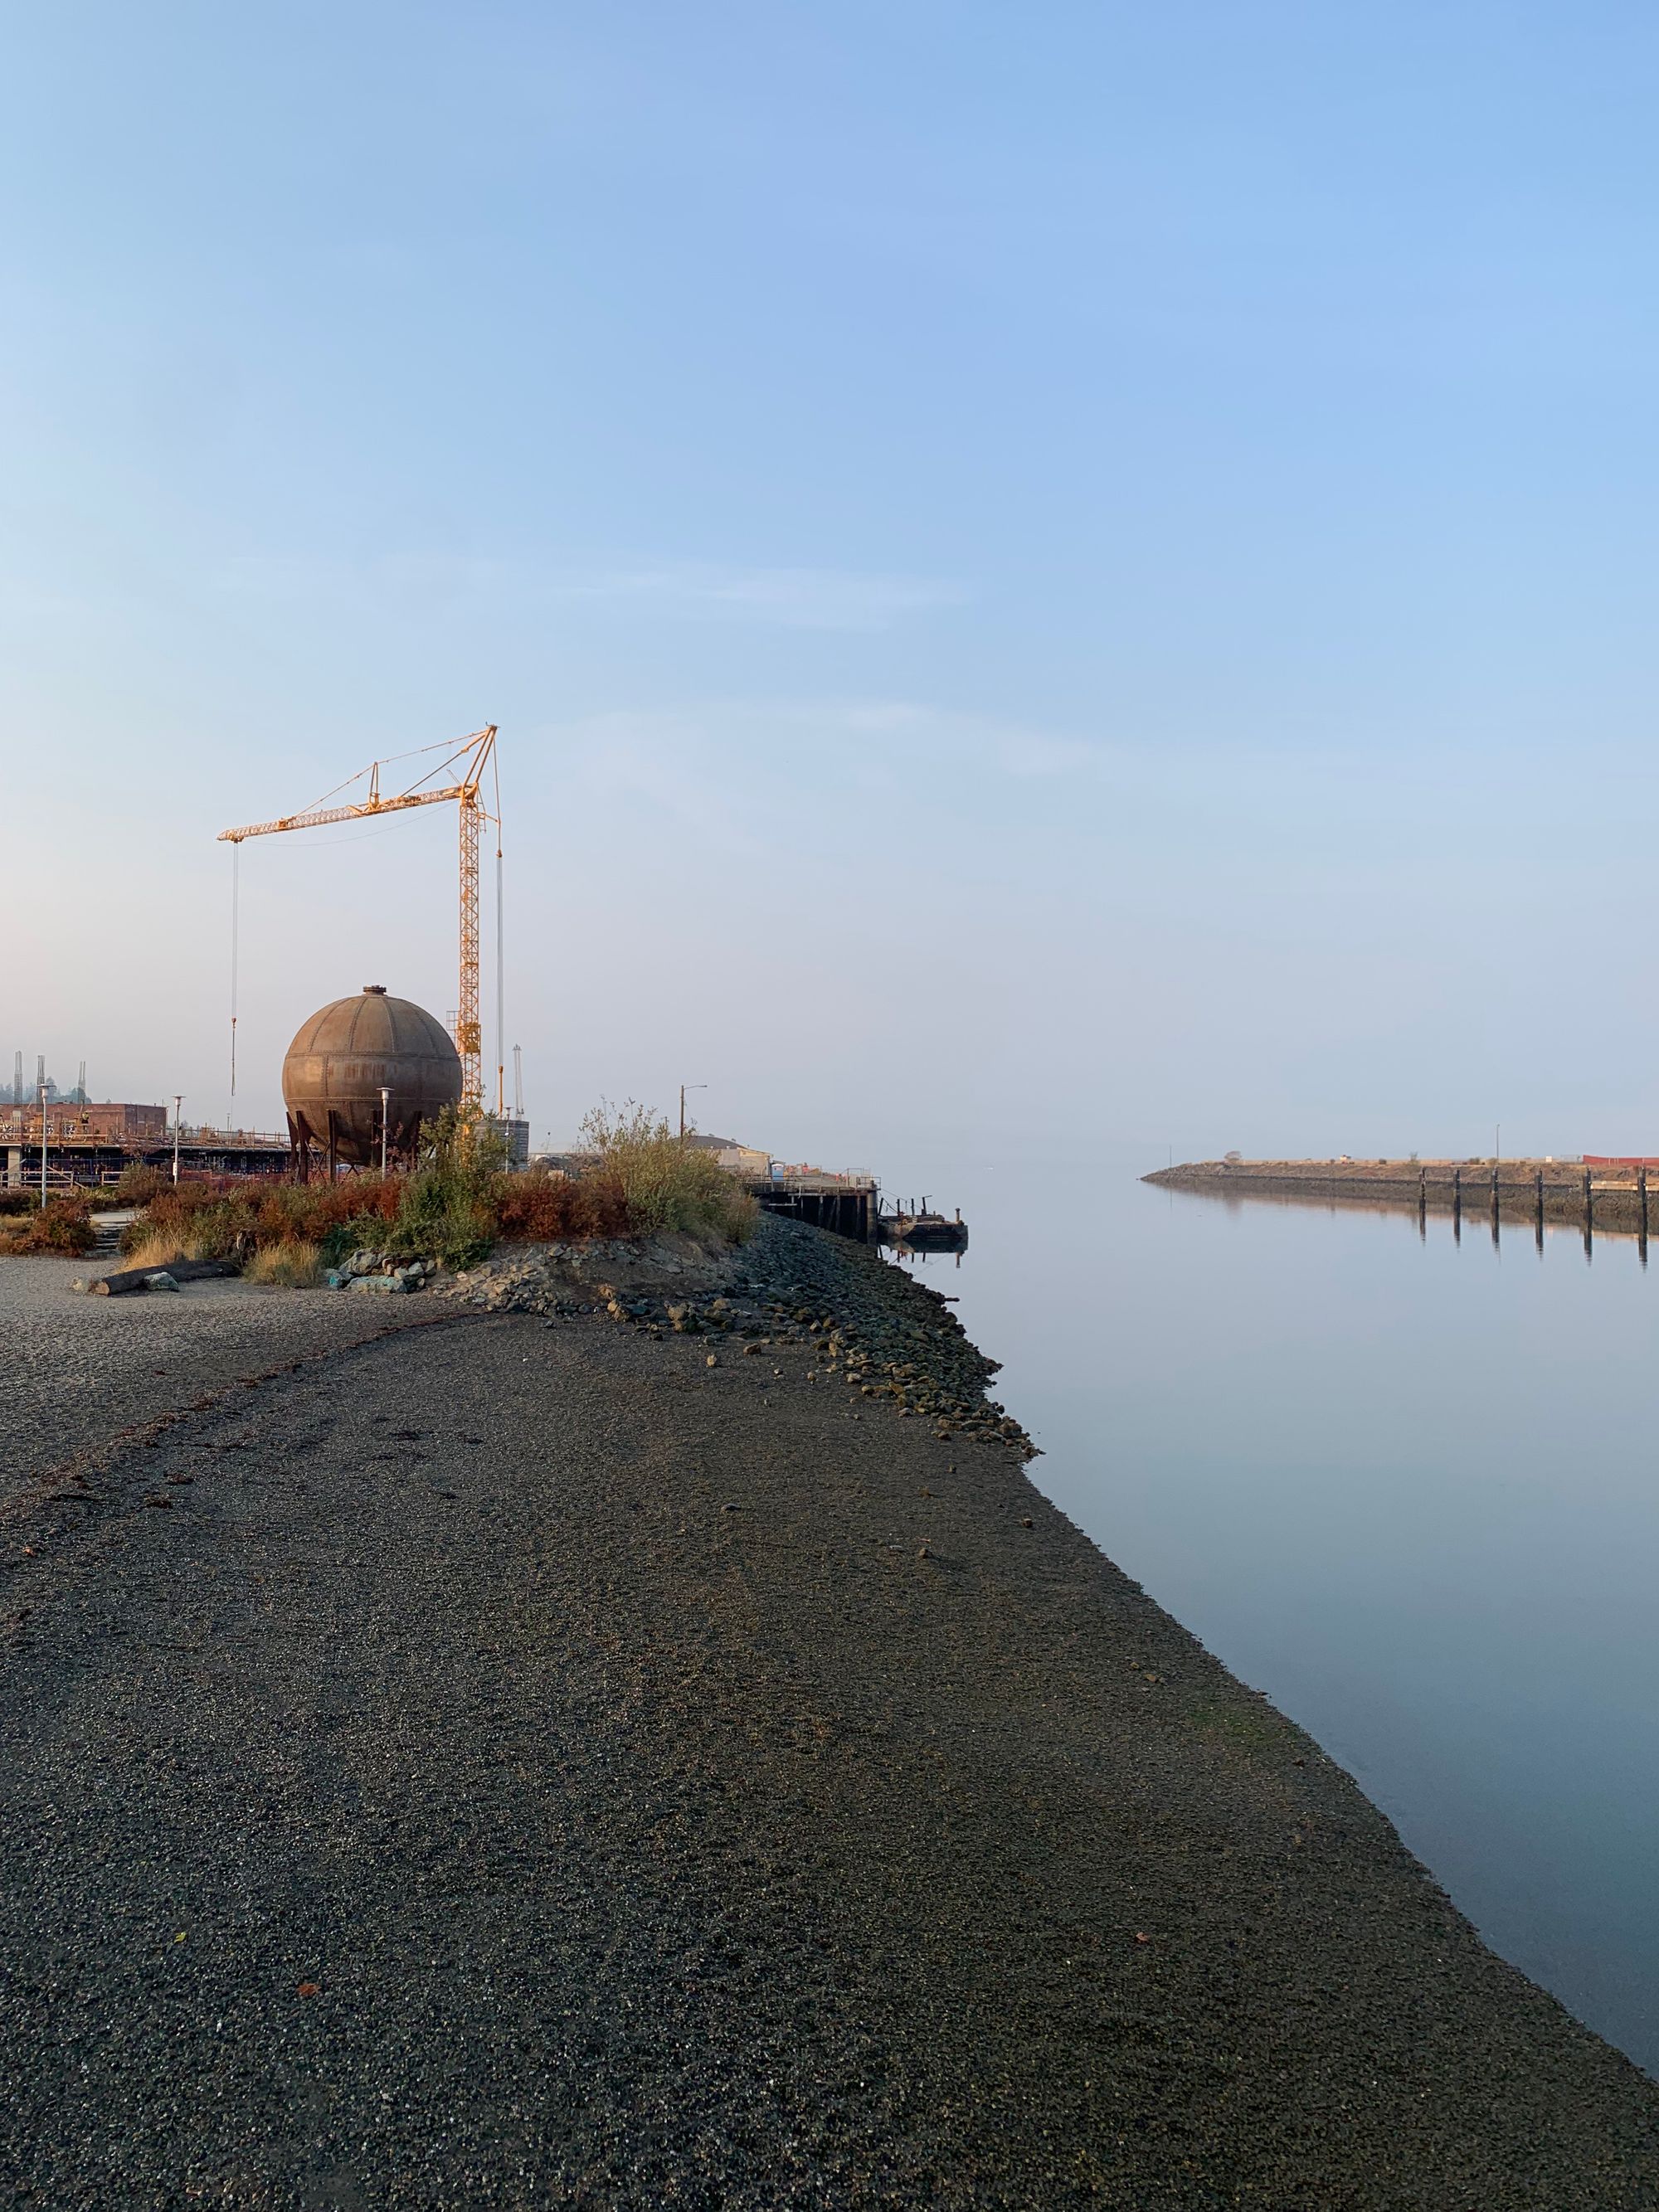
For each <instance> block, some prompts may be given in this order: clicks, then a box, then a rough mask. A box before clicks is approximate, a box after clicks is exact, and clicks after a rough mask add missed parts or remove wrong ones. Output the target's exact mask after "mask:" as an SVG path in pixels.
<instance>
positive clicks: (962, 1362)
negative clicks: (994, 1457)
mask: <svg viewBox="0 0 1659 2212" xmlns="http://www.w3.org/2000/svg"><path fill="white" fill-rule="evenodd" d="M664 1258H665V1255H662V1254H660V1253H659V1252H658V1251H657V1250H656V1249H655V1248H654V1247H652V1246H647V1245H645V1244H641V1243H632V1244H630V1243H606V1244H604V1245H600V1244H589V1245H574V1244H572V1245H562V1244H555V1245H544V1246H538V1247H534V1248H532V1249H530V1250H527V1251H520V1252H519V1253H516V1254H513V1255H511V1256H503V1257H501V1258H499V1259H495V1260H490V1261H486V1262H485V1263H484V1264H483V1266H482V1267H475V1268H471V1269H470V1270H468V1271H467V1272H466V1273H463V1274H459V1275H458V1276H456V1278H455V1279H454V1280H453V1283H448V1284H446V1285H443V1286H442V1287H441V1289H440V1290H439V1291H438V1292H437V1293H436V1295H438V1296H439V1297H454V1298H460V1299H464V1300H465V1302H466V1304H469V1305H474V1306H478V1307H481V1308H483V1310H484V1311H486V1312H489V1313H528V1314H538V1315H540V1316H543V1317H544V1319H545V1320H546V1321H547V1322H549V1324H550V1325H551V1324H552V1323H554V1322H559V1321H569V1320H574V1319H577V1318H578V1317H580V1316H584V1315H586V1316H605V1317H607V1318H608V1319H610V1320H611V1321H613V1322H622V1323H625V1324H627V1325H628V1326H629V1327H631V1328H635V1329H637V1330H639V1331H640V1332H641V1334H644V1335H646V1336H649V1337H653V1338H657V1339H660V1338H661V1337H663V1336H664V1335H665V1334H674V1335H684V1336H707V1337H708V1340H709V1342H710V1344H711V1345H712V1346H714V1347H716V1350H718V1348H719V1347H720V1346H724V1345H726V1344H728V1343H731V1342H732V1341H733V1340H736V1339H741V1340H744V1342H743V1348H744V1352H749V1353H751V1354H753V1355H755V1356H756V1357H759V1356H760V1355H761V1354H762V1353H763V1352H773V1351H783V1350H786V1349H788V1350H795V1351H803V1350H804V1351H805V1352H807V1353H808V1355H809V1357H810V1358H811V1365H810V1366H809V1367H808V1370H807V1374H808V1376H809V1378H810V1379H811V1381H812V1382H814V1383H825V1382H842V1383H844V1384H845V1385H846V1386H847V1387H848V1388H849V1389H854V1390H856V1391H857V1393H858V1395H859V1396H860V1398H869V1399H886V1400H888V1401H890V1402H891V1403H893V1404H894V1405H896V1407H897V1410H898V1413H899V1416H900V1418H901V1419H931V1420H932V1421H933V1425H934V1430H935V1433H936V1434H938V1435H939V1436H942V1437H945V1436H953V1435H957V1434H966V1435H970V1436H976V1437H984V1438H988V1439H993V1440H995V1441H998V1442H1000V1443H1006V1444H1008V1445H1010V1446H1012V1448H1013V1449H1015V1450H1017V1451H1018V1452H1019V1453H1020V1454H1021V1455H1022V1456H1023V1457H1024V1458H1027V1459H1030V1458H1032V1457H1034V1456H1035V1455H1036V1449H1037V1447H1036V1445H1035V1444H1034V1443H1032V1442H1031V1440H1030V1437H1028V1436H1027V1435H1026V1433H1025V1431H1024V1429H1023V1428H1022V1427H1021V1426H1020V1425H1019V1423H1018V1421H1017V1420H1015V1419H1013V1418H1012V1415H1010V1414H1009V1413H1006V1412H1005V1410H1004V1409H1003V1407H1001V1406H1000V1404H999V1403H998V1402H997V1401H996V1400H995V1399H994V1398H987V1395H986V1384H987V1383H988V1382H989V1380H990V1378H991V1376H993V1375H994V1374H995V1373H996V1371H997V1367H998V1364H999V1363H998V1362H997V1361H996V1360H994V1359H987V1358H986V1357H985V1355H984V1354H983V1352H981V1351H980V1350H979V1349H978V1348H977V1346H975V1345H973V1344H971V1343H969V1340H968V1337H967V1335H966V1334H965V1332H964V1331H963V1327H962V1324H961V1322H959V1321H958V1320H957V1317H956V1316H955V1315H954V1314H953V1313H952V1312H951V1310H950V1305H949V1303H948V1302H947V1301H946V1300H945V1299H944V1298H943V1297H940V1296H939V1293H938V1292H937V1291H933V1290H930V1289H929V1288H927V1285H925V1284H922V1283H919V1282H917V1281H915V1279H914V1278H913V1277H912V1276H910V1275H909V1274H908V1273H906V1272H905V1271H904V1270H903V1269H902V1268H901V1267H895V1266H892V1265H891V1264H890V1263H888V1262H887V1261H884V1260H882V1259H881V1257H880V1256H879V1255H878V1254H877V1253H876V1252H874V1251H872V1250H870V1249H866V1247H864V1246H862V1245H857V1244H852V1243H848V1242H847V1241H846V1240H844V1239H843V1238H841V1237H830V1236H828V1235H826V1234H824V1233H823V1231H820V1230H816V1229H808V1228H805V1227H804V1226H803V1225H800V1224H799V1223H797V1222H790V1221H782V1220H779V1219H778V1218H775V1217H769V1218H765V1219H763V1221H762V1222H761V1223H760V1225H758V1227H757V1230H756V1232H755V1235H754V1237H753V1238H752V1239H751V1241H750V1243H748V1244H746V1245H744V1247H742V1248H741V1249H740V1250H738V1251H737V1252H735V1253H728V1254H726V1255H724V1257H723V1258H722V1259H721V1260H720V1261H714V1260H712V1259H710V1258H708V1257H707V1256H706V1255H705V1256H704V1258H703V1259H702V1264H701V1265H700V1266H698V1265H696V1264H694V1263H693V1262H692V1261H687V1260H684V1259H683V1258H682V1259H678V1260H675V1261H673V1262H672V1265H671V1267H665V1266H664V1264H663V1261H664ZM665 1273H668V1274H671V1275H673V1276H675V1277H677V1278H678V1280H677V1281H676V1282H675V1285H674V1287H673V1288H672V1289H669V1288H667V1287H666V1286H665V1283H664V1282H663V1280H662V1278H663V1276H664V1274H665ZM711 1364H712V1363H711Z"/></svg>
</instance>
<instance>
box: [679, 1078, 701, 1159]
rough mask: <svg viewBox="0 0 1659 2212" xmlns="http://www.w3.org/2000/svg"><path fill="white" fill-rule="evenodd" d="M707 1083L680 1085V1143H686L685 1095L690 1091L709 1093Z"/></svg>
mask: <svg viewBox="0 0 1659 2212" xmlns="http://www.w3.org/2000/svg"><path fill="white" fill-rule="evenodd" d="M707 1090H708V1085H707V1084H706V1083H682V1084H681V1085H680V1142H681V1144H684V1142H685V1094H686V1092H687V1091H707Z"/></svg>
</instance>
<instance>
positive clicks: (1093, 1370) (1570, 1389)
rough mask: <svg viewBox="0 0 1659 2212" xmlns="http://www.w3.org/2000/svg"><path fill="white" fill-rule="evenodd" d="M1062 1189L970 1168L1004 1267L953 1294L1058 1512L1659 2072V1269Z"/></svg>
mask: <svg viewBox="0 0 1659 2212" xmlns="http://www.w3.org/2000/svg"><path fill="white" fill-rule="evenodd" d="M1138 1164H1139V1166H1141V1167H1143V1168H1144V1167H1145V1166H1146V1163H1145V1162H1139V1163H1138ZM934 1180H935V1181H936V1182H938V1181H939V1180H941V1178H940V1177H939V1176H938V1174H937V1172H936V1173H935V1177H934ZM1044 1180H1045V1183H1046V1186H1047V1187H1046V1188H1039V1189H1036V1190H1032V1189H1030V1188H1024V1187H1022V1186H1020V1185H1017V1184H1016V1183H1015V1182H1013V1181H1012V1179H1009V1178H1006V1177H1005V1176H1002V1175H999V1174H997V1173H995V1172H994V1171H992V1170H988V1169H977V1170H976V1169H974V1168H972V1167H971V1166H965V1167H964V1168H963V1170H961V1171H960V1172H959V1173H958V1174H957V1175H956V1176H953V1177H951V1188H950V1189H949V1193H948V1198H949V1202H950V1204H951V1205H956V1204H960V1205H961V1207H962V1210H963V1214H964V1215H965V1216H966V1218H968V1220H969V1223H970V1225H971V1228H972V1236H973V1244H972V1249H971V1250H970V1251H969V1254H968V1255H967V1257H966V1258H965V1259H964V1260H963V1262H962V1264H961V1266H960V1267H957V1264H956V1262H955V1261H953V1260H951V1259H934V1260H932V1261H929V1262H927V1263H926V1268H925V1273H926V1279H927V1280H928V1281H929V1282H930V1283H932V1284H933V1285H934V1286H935V1287H937V1288H939V1289H940V1290H944V1291H950V1292H952V1293H956V1294H957V1295H958V1296H959V1297H960V1300H961V1303H960V1304H959V1305H958V1306H957V1312H958V1313H959V1314H960V1315H961V1316H962V1318H963V1323H964V1325H965V1326H966V1328H967V1329H968V1331H969V1334H970V1335H971V1336H973V1338H974V1339H975V1341H976V1342H977V1343H978V1344H979V1345H980V1346H981V1347H982V1348H983V1349H984V1350H985V1351H987V1352H989V1353H990V1354H991V1355H992V1356H993V1357H994V1358H1000V1359H1001V1360H1002V1361H1003V1362H1004V1370H1005V1371H1004V1372H1003V1373H1002V1374H1001V1375H1000V1376H999V1377H998V1378H997V1383H996V1386H995V1388H996V1389H997V1390H998V1393H999V1395H1000V1396H1001V1397H1002V1398H1003V1400H1004V1401H1005V1402H1006V1404H1007V1406H1008V1407H1009V1408H1010V1410H1011V1411H1012V1412H1013V1413H1018V1416H1019V1417H1020V1419H1022V1420H1023V1421H1024V1423H1025V1425H1026V1426H1027V1427H1028V1428H1029V1429H1030V1431H1031V1433H1032V1435H1033V1436H1034V1437H1036V1441H1037V1443H1040V1444H1041V1445H1042V1447H1043V1449H1044V1452H1045V1454H1046V1456H1045V1457H1043V1458H1042V1459H1039V1460H1036V1461H1034V1462H1032V1468H1031V1472H1032V1474H1033V1476H1034V1477H1035V1479H1036V1481H1037V1483H1038V1484H1039V1486H1041V1487H1042V1489H1043V1490H1045V1491H1046V1492H1047V1493H1048V1495H1049V1496H1050V1497H1051V1498H1054V1500H1055V1502H1056V1503H1057V1504H1060V1506H1061V1507H1063V1509H1064V1510H1066V1512H1067V1513H1068V1514H1069V1515H1070V1516H1072V1518H1073V1520H1074V1521H1075V1522H1078V1524H1079V1526H1080V1527H1081V1528H1085V1529H1086V1530H1087V1532H1088V1533H1089V1534H1090V1535H1091V1537H1093V1538H1094V1540H1095V1541H1096V1542H1097V1543H1098V1544H1099V1546H1100V1547H1101V1548H1102V1549H1103V1551H1104V1552H1105V1553H1107V1554H1108V1555H1109V1557H1110V1558H1111V1559H1115V1561H1116V1562H1117V1564H1118V1565H1120V1566H1121V1567H1122V1568H1123V1569H1124V1570H1125V1571H1127V1573H1129V1574H1131V1575H1133V1577H1135V1578H1136V1579H1137V1580H1138V1581H1139V1582H1140V1583H1144V1584H1145V1586H1146V1589H1147V1590H1148V1591H1149V1592H1150V1593H1151V1595H1152V1596H1153V1597H1155V1598H1157V1599H1158V1601H1159V1602H1160V1603H1161V1604H1162V1605H1164V1607H1166V1608H1167V1609H1168V1610H1169V1611H1170V1612H1171V1613H1174V1614H1175V1615H1176V1618H1177V1619H1178V1620H1182V1621H1183V1622H1184V1623H1185V1624H1186V1626H1188V1628H1190V1629H1191V1630H1192V1631H1193V1632H1194V1633H1195V1634H1196V1635H1197V1636H1199V1637H1200V1638H1201V1639H1202V1641H1203V1642H1204V1643H1205V1644H1206V1645H1208V1647H1209V1648H1210V1650H1212V1651H1214V1652H1215V1653H1216V1654H1217V1655H1218V1656H1219V1657H1220V1658H1221V1659H1223V1660H1224V1661H1225V1662H1226V1664H1227V1665H1228V1666H1229V1667H1231V1668H1232V1669H1233V1671H1234V1672H1235V1673H1236V1674H1239V1675H1240V1676H1242V1677H1243V1680H1245V1681H1247V1682H1249V1683H1251V1684H1252V1685H1254V1686H1255V1687H1257V1688H1259V1689H1261V1690H1264V1691H1266V1692H1267V1695H1268V1696H1269V1697H1270V1698H1271V1699H1273V1702H1274V1703H1275V1704H1276V1705H1279V1707H1280V1708H1281V1710H1283V1711H1285V1712H1287V1713H1289V1714H1291V1716H1292V1717H1294V1718H1295V1719H1296V1720H1297V1721H1298V1722H1300V1723H1301V1724H1302V1725H1303V1726H1304V1728H1306V1729H1308V1730H1309V1731H1310V1734H1311V1735H1314V1736H1315V1737H1316V1739H1317V1740H1318V1741H1319V1742H1320V1743H1322V1745H1323V1746H1324V1747H1325V1749H1326V1750H1327V1751H1328V1752H1329V1753H1331V1755H1332V1756H1333V1757H1334V1758H1335V1759H1338V1760H1340V1762H1341V1764H1342V1765H1344V1766H1346V1768H1347V1769H1348V1771H1350V1772H1351V1773H1352V1774H1353V1775H1355V1776H1356V1777H1357V1778H1358V1781H1359V1782H1360V1784H1361V1785H1362V1786H1363V1787H1364V1790H1366V1792H1367V1793H1368V1794H1369V1796H1370V1797H1371V1798H1372V1800H1373V1801H1374V1802H1376V1804H1378V1805H1380V1806H1381V1807H1382V1808H1383V1809H1384V1811H1385V1812H1387V1813H1388V1814H1389V1817H1390V1818H1391V1819H1392V1820H1394V1821H1395V1825H1396V1826H1398V1828H1399V1829H1400V1832H1401V1834H1402V1835H1403V1836H1404V1838H1405V1839H1406V1842H1407V1844H1408V1845H1409V1846H1410V1848H1411V1849H1412V1850H1413V1851H1414V1852H1415V1853H1416V1854H1417V1856H1418V1857H1419V1858H1420V1859H1422V1860H1423V1861H1424V1862H1425V1863H1426V1864H1427V1865H1428V1866H1429V1867H1430V1868H1431V1869H1432V1870H1433V1872H1434V1873H1435V1875H1437V1877H1438V1879H1439V1880H1440V1881H1441V1882H1442V1883H1443V1885H1444V1886H1445V1887H1446V1888H1447V1889H1448V1890H1449V1892H1450V1893H1451V1895H1452V1897H1453V1898H1454V1899H1455V1900H1456V1902H1457V1904H1458V1905H1460V1906H1461V1907H1462V1910H1463V1911H1465V1912H1466V1913H1467V1914H1468V1916H1469V1917H1470V1918H1471V1919H1472V1920H1473V1921H1474V1923H1475V1924H1476V1926H1477V1927H1478V1928H1479V1929H1480V1931H1481V1933H1482V1935H1483V1936H1485V1937H1486V1941H1487V1942H1489V1943H1490V1944H1491V1945H1492V1947H1493V1948H1494V1949H1496V1950H1498V1951H1499V1952H1501V1953H1502V1954H1504V1957H1505V1958H1508V1959H1510V1960H1513V1961H1514V1962H1515V1964H1516V1966H1520V1967H1521V1968H1522V1969H1523V1971H1524V1972H1527V1973H1528V1974H1530V1975H1531V1976H1532V1977H1533V1978H1534V1980H1536V1981H1538V1982H1541V1983H1542V1984H1544V1986H1545V1987H1546V1988H1547V1989H1549V1990H1553V1991H1554V1992H1555V1994H1556V1995H1557V1996H1559V1998H1560V1999H1561V2001H1562V2002H1563V2003H1564V2004H1565V2005H1566V2006H1567V2008H1569V2010H1571V2012H1573V2013H1574V2014H1576V2015H1577V2017H1578V2018H1579V2019H1580V2020H1582V2021H1586V2022H1587V2023H1588V2024H1589V2026H1590V2027H1594V2028H1595V2029H1597V2030H1598V2031H1599V2032H1600V2033H1601V2034H1602V2035H1604V2036H1606V2037H1607V2039H1608V2040H1609V2041H1611V2042H1613V2043H1615V2044H1617V2045H1620V2047H1621V2048H1622V2049H1623V2050H1625V2051H1627V2052H1629V2053H1630V2055H1631V2056H1632V2057H1633V2058H1635V2059H1636V2060H1637V2061H1638V2063H1640V2064H1642V2065H1644V2066H1645V2067H1646V2068H1647V2069H1649V2070H1650V2071H1653V2072H1659V1370H1656V1362H1655V1345H1656V1318H1659V1267H1656V1268H1655V1270H1654V1272H1653V1273H1651V1274H1648V1273H1644V1272H1643V1270H1642V1268H1641V1267H1640V1265H1639V1264H1638V1255H1637V1249H1636V1245H1635V1243H1634V1240H1633V1239H1631V1238H1628V1237H1601V1236H1599V1235H1598V1236H1597V1237H1596V1239H1595V1250H1594V1256H1593V1260H1592V1261H1591V1262H1590V1264H1588V1265H1587V1264H1586V1260H1585V1255H1584V1250H1583V1240H1582V1237H1581V1236H1580V1234H1579V1232H1578V1231H1577V1230H1574V1229H1570V1228H1568V1229H1552V1230H1549V1231H1547V1232H1546V1237H1545V1248H1544V1251H1543V1253H1542V1255H1539V1254H1538V1253H1537V1252H1536V1251H1535V1250H1534V1244H1533V1237H1532V1231H1531V1229H1530V1227H1529V1226H1528V1227H1522V1226H1520V1225H1517V1226H1516V1227H1515V1228H1513V1229H1510V1228H1509V1227H1508V1226H1507V1225H1506V1226H1505V1228H1504V1234H1503V1242H1502V1244H1501V1247H1500V1248H1499V1249H1498V1250H1496V1251H1494V1249H1493V1248H1492V1241H1491V1237H1490V1234H1489V1231H1488V1226H1487V1223H1486V1219H1485V1218H1483V1217H1481V1216H1480V1215H1479V1214H1478V1213H1477V1214H1475V1215H1474V1216H1472V1217H1466V1218H1465V1221H1464V1225H1463V1235H1462V1243H1461V1245H1459V1244H1456V1243H1454V1241H1453V1235H1452V1226H1451V1223H1450V1221H1449V1218H1446V1217H1443V1216H1442V1217H1436V1216H1433V1215H1431V1217H1430V1218H1429V1220H1428V1222H1427V1225H1426V1237H1425V1238H1424V1239H1419V1228H1418V1222H1417V1218H1416V1216H1415V1214H1414V1213H1413V1212H1398V1213H1395V1212H1380V1211H1372V1210H1370V1209H1354V1208H1352V1207H1349V1206H1340V1207H1326V1206H1319V1205H1311V1206H1304V1205H1296V1206H1290V1205H1285V1204H1280V1203H1274V1202H1272V1201H1260V1200H1257V1201H1251V1200H1239V1201H1233V1202H1227V1201H1223V1200H1218V1199H1212V1198H1208V1197H1203V1196H1199V1195H1194V1194H1185V1193H1170V1192H1167V1191H1162V1190H1158V1189H1156V1188H1148V1187H1147V1186H1146V1185H1144V1184H1141V1183H1140V1182H1138V1181H1137V1180H1136V1179H1135V1174H1134V1168H1133V1166H1132V1165H1130V1164H1128V1163H1127V1162H1125V1163H1123V1164H1121V1165H1120V1164H1117V1163H1116V1162H1115V1161H1109V1162H1108V1163H1107V1164H1104V1165H1103V1164H1102V1163H1101V1161H1100V1160H1098V1159H1096V1160H1094V1161H1092V1162H1091V1163H1089V1164H1087V1165H1086V1166H1085V1164H1082V1163H1079V1164H1078V1166H1077V1169H1076V1170H1075V1171H1074V1172H1073V1174H1070V1175H1066V1174H1063V1173H1057V1174H1055V1175H1054V1176H1053V1177H1052V1179H1050V1178H1045V1179H1044ZM1062 1196H1063V1208H1062V1205H1061V1203H1060V1198H1061V1197H1062ZM947 1278H948V1279H947Z"/></svg>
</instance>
